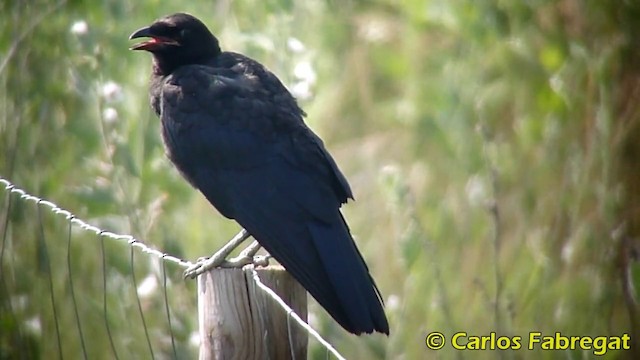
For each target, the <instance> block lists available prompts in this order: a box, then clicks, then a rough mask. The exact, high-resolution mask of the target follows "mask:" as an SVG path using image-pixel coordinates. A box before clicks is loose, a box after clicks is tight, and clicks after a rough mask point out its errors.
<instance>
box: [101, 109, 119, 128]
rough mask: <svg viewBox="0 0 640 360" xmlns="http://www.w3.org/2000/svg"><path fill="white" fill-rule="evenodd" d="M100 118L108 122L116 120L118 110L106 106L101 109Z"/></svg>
mask: <svg viewBox="0 0 640 360" xmlns="http://www.w3.org/2000/svg"><path fill="white" fill-rule="evenodd" d="M102 119H104V121H105V122H106V123H108V124H111V123H114V122H116V121H117V120H118V110H116V109H114V108H112V107H108V108H106V109H104V110H103V111H102Z"/></svg>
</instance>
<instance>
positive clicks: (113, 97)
mask: <svg viewBox="0 0 640 360" xmlns="http://www.w3.org/2000/svg"><path fill="white" fill-rule="evenodd" d="M100 93H101V94H102V97H104V99H105V100H107V101H118V100H120V99H121V98H122V88H121V87H120V85H118V84H117V83H116V82H114V81H107V82H106V83H105V84H104V85H102V88H101V89H100Z"/></svg>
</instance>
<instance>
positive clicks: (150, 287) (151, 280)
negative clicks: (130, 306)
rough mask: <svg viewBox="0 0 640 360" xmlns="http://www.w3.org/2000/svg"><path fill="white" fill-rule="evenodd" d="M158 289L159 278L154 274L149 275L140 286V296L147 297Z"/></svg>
mask: <svg viewBox="0 0 640 360" xmlns="http://www.w3.org/2000/svg"><path fill="white" fill-rule="evenodd" d="M156 289H158V279H156V277H155V276H154V275H149V276H147V277H146V278H144V280H142V283H141V284H140V285H139V286H138V296H140V297H141V298H146V297H149V296H151V295H152V294H153V293H154V292H155V291H156Z"/></svg>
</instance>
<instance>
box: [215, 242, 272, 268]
mask: <svg viewBox="0 0 640 360" xmlns="http://www.w3.org/2000/svg"><path fill="white" fill-rule="evenodd" d="M261 248H262V247H261V246H260V244H259V243H258V242H257V241H254V242H252V243H251V245H249V246H247V247H246V248H245V249H244V250H242V252H241V253H240V255H238V256H236V257H234V258H233V259H229V261H225V262H224V263H222V264H221V265H220V267H224V268H240V267H243V266H245V265H248V264H253V265H256V266H267V265H269V258H270V257H271V256H269V255H261V256H256V253H258V251H259V250H260V249H261Z"/></svg>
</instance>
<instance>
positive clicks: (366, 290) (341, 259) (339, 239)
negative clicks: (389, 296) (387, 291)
mask: <svg viewBox="0 0 640 360" xmlns="http://www.w3.org/2000/svg"><path fill="white" fill-rule="evenodd" d="M338 216H339V217H340V219H339V221H336V222H333V223H332V224H331V225H326V224H323V223H318V222H313V223H308V224H307V227H308V229H309V233H310V234H311V237H312V239H313V243H314V244H315V248H316V250H317V252H318V256H319V257H320V260H321V262H322V265H323V267H324V270H325V272H326V274H327V277H328V278H329V282H330V284H326V285H327V286H326V287H325V289H326V290H329V289H327V287H329V288H332V289H331V290H329V291H332V292H333V293H334V294H335V299H337V300H338V303H337V304H336V303H330V304H322V302H321V300H319V299H318V301H319V302H321V305H322V306H323V307H324V308H325V309H326V310H327V311H328V312H329V313H330V314H331V316H333V317H334V318H335V319H336V321H338V322H339V323H340V324H341V325H342V326H343V327H344V328H345V329H347V331H349V332H352V333H354V334H361V333H363V332H365V333H371V332H373V331H378V332H381V333H385V334H387V335H388V334H389V324H388V322H387V318H386V316H385V313H384V309H383V303H382V299H381V296H380V292H379V290H378V288H377V286H376V284H375V282H374V281H373V278H372V277H371V275H370V274H369V269H368V268H367V265H366V264H365V262H364V260H363V258H362V255H361V254H360V252H359V251H358V248H357V247H356V244H355V242H354V241H353V239H352V238H351V235H350V234H349V230H348V228H347V225H346V223H345V222H344V220H343V219H342V216H341V215H340V213H339V212H338ZM331 298H334V297H333V296H331Z"/></svg>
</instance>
